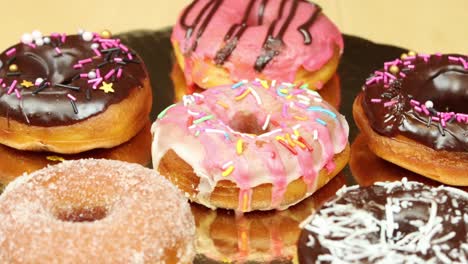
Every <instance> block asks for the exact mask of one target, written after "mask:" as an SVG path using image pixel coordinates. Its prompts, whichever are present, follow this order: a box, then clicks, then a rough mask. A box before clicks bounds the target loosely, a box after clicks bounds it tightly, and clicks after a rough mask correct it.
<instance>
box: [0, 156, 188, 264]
mask: <svg viewBox="0 0 468 264" xmlns="http://www.w3.org/2000/svg"><path fill="white" fill-rule="evenodd" d="M0 219H1V221H0V262H1V263H88V262H90V261H91V262H93V263H191V261H192V258H193V257H194V255H195V252H194V244H193V241H194V234H195V226H194V220H193V216H192V214H191V212H190V207H189V205H188V203H187V202H186V200H185V198H184V197H183V196H182V195H181V194H180V192H179V191H178V190H177V189H176V188H175V187H174V186H173V185H172V184H170V183H169V182H168V181H167V180H165V179H164V178H163V177H160V176H159V175H158V174H157V173H155V172H153V171H151V170H149V169H145V168H143V167H141V166H139V165H132V164H129V163H124V162H120V161H108V160H78V161H70V162H64V163H62V164H59V165H56V166H52V167H48V168H46V169H43V170H40V171H37V172H35V173H32V174H30V175H25V176H22V177H20V178H18V179H17V180H15V181H14V182H12V183H11V184H10V185H8V186H7V188H6V190H5V192H4V193H3V194H2V196H0Z"/></svg>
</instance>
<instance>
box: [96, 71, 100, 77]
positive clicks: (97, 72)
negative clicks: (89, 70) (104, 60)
mask: <svg viewBox="0 0 468 264" xmlns="http://www.w3.org/2000/svg"><path fill="white" fill-rule="evenodd" d="M96 77H97V78H101V70H100V69H96Z"/></svg>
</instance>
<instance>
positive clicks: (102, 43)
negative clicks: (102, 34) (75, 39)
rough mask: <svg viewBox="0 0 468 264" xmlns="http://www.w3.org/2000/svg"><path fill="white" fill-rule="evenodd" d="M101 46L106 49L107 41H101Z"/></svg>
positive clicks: (107, 46)
mask: <svg viewBox="0 0 468 264" xmlns="http://www.w3.org/2000/svg"><path fill="white" fill-rule="evenodd" d="M101 47H102V49H108V48H109V45H107V43H105V42H101Z"/></svg>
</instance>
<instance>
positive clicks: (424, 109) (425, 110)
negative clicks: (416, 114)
mask: <svg viewBox="0 0 468 264" xmlns="http://www.w3.org/2000/svg"><path fill="white" fill-rule="evenodd" d="M421 109H422V110H423V112H424V114H426V115H430V113H429V110H427V107H426V106H425V105H421Z"/></svg>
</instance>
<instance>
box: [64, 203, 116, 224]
mask: <svg viewBox="0 0 468 264" xmlns="http://www.w3.org/2000/svg"><path fill="white" fill-rule="evenodd" d="M107 214H108V212H107V209H106V208H105V207H103V206H97V207H77V208H68V209H62V210H58V211H57V213H56V215H55V216H56V217H57V219H59V220H61V221H64V222H74V223H82V222H94V221H99V220H101V219H104V218H105V217H106V216H107Z"/></svg>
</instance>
